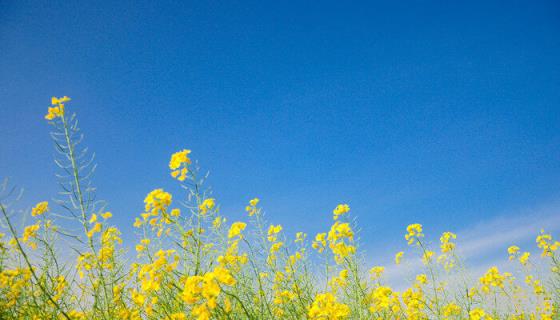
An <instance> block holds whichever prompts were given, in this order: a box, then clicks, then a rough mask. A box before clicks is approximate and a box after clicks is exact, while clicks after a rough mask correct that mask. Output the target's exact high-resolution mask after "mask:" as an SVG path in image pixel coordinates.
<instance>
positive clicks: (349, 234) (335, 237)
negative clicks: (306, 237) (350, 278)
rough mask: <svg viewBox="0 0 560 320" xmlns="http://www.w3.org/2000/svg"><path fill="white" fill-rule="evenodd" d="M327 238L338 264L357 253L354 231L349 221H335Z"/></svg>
mask: <svg viewBox="0 0 560 320" xmlns="http://www.w3.org/2000/svg"><path fill="white" fill-rule="evenodd" d="M327 240H328V241H329V248H331V251H332V253H333V254H334V259H335V261H336V263H338V264H342V263H343V261H344V259H345V258H347V257H348V256H350V255H353V254H354V253H356V247H355V246H354V245H352V243H353V241H354V232H353V231H352V228H351V227H350V224H349V223H347V222H345V223H340V222H338V221H337V222H335V223H334V224H333V225H332V227H331V230H330V231H329V233H328V237H327Z"/></svg>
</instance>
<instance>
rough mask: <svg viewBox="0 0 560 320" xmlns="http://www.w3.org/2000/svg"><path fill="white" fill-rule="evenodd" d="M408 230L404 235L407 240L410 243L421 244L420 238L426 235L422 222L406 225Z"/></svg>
mask: <svg viewBox="0 0 560 320" xmlns="http://www.w3.org/2000/svg"><path fill="white" fill-rule="evenodd" d="M406 231H407V232H408V233H407V234H406V235H405V236H404V238H405V239H406V241H408V244H409V245H413V244H419V241H420V239H421V238H422V237H424V234H423V233H422V225H421V224H418V223H415V224H411V225H409V226H408V227H406Z"/></svg>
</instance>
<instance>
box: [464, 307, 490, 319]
mask: <svg viewBox="0 0 560 320" xmlns="http://www.w3.org/2000/svg"><path fill="white" fill-rule="evenodd" d="M469 319H470V320H487V319H488V320H489V319H491V318H490V317H489V316H487V315H486V312H484V310H482V309H481V308H474V309H472V310H471V311H470V312H469Z"/></svg>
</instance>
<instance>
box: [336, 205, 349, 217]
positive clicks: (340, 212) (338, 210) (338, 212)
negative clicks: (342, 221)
mask: <svg viewBox="0 0 560 320" xmlns="http://www.w3.org/2000/svg"><path fill="white" fill-rule="evenodd" d="M348 212H350V206H349V205H347V204H339V205H338V206H336V208H334V210H333V219H334V220H338V218H340V216H342V215H343V214H345V213H348Z"/></svg>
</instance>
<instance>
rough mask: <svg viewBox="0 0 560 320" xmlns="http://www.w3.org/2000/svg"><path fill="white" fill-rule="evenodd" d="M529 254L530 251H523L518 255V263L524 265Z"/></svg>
mask: <svg viewBox="0 0 560 320" xmlns="http://www.w3.org/2000/svg"><path fill="white" fill-rule="evenodd" d="M530 256H531V253H530V252H523V254H522V255H521V256H520V257H519V263H521V264H522V265H526V264H527V262H528V261H529V257H530Z"/></svg>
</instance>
